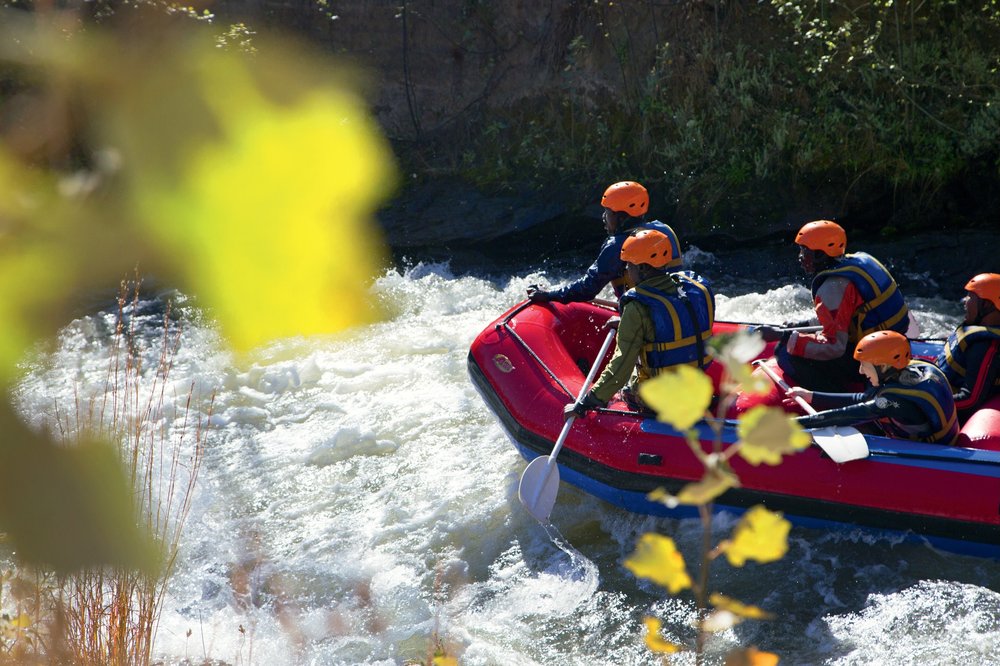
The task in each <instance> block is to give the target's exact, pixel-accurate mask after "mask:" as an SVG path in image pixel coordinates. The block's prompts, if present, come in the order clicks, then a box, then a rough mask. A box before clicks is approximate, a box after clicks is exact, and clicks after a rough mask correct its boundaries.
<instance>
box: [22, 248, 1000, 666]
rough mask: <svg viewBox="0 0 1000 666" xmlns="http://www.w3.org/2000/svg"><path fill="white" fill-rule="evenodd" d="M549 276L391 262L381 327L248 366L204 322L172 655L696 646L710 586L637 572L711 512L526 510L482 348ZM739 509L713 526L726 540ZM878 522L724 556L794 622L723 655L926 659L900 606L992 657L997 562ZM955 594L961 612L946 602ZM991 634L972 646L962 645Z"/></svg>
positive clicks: (190, 350) (636, 655) (102, 320)
mask: <svg viewBox="0 0 1000 666" xmlns="http://www.w3.org/2000/svg"><path fill="white" fill-rule="evenodd" d="M702 259H703V260H705V258H704V257H703V258H702ZM705 261H707V260H705ZM702 263H704V261H703V262H702ZM706 272H707V271H706ZM550 277H552V280H553V281H552V283H558V282H560V281H562V279H563V278H565V277H575V276H560V275H557V276H548V275H546V274H545V273H543V272H534V273H532V274H529V275H526V276H514V277H509V278H502V279H499V280H489V279H484V278H477V277H470V276H455V275H453V274H452V272H451V270H450V268H449V267H448V266H447V265H445V264H418V265H416V266H414V267H412V268H410V269H407V270H405V271H395V270H390V271H388V272H387V273H386V274H385V275H384V276H382V277H381V278H380V279H379V280H378V281H377V282H376V283H375V285H374V286H373V288H372V297H373V298H375V299H377V300H378V301H379V302H380V304H381V306H382V307H383V309H384V310H385V311H386V313H387V315H388V318H387V319H386V320H384V321H382V322H379V323H376V324H373V325H370V326H367V327H364V328H360V329H356V330H352V331H348V332H346V333H344V334H341V335H337V336H331V337H328V338H312V339H289V340H282V341H278V342H276V343H274V344H273V345H271V346H269V347H267V348H265V349H261V350H258V351H257V352H256V353H255V354H252V355H251V356H250V357H249V358H248V359H246V360H245V361H243V362H242V364H241V365H239V366H237V364H236V363H237V362H236V359H234V357H233V356H232V355H231V354H230V353H229V352H227V351H226V350H225V349H224V347H223V345H222V344H221V342H220V339H219V336H218V335H217V334H216V333H215V332H214V330H213V329H212V328H211V326H210V325H209V324H207V323H203V322H202V321H201V317H200V316H198V315H197V312H194V311H190V312H188V315H190V316H189V323H188V325H187V326H186V328H185V330H184V332H183V334H182V337H181V341H182V342H181V347H180V350H179V353H178V357H177V360H176V362H175V366H174V370H173V372H172V374H171V380H170V383H169V386H168V390H167V391H166V393H167V394H168V397H167V400H166V401H165V407H164V409H162V410H161V412H159V413H157V414H156V416H155V417H156V418H157V419H162V420H163V422H164V423H166V424H168V425H169V430H170V432H172V433H177V432H178V431H179V427H180V426H179V423H177V419H178V418H179V414H180V412H179V411H178V408H179V407H181V406H182V405H183V404H185V401H186V396H187V392H188V390H189V389H190V388H191V387H192V386H194V391H195V394H196V396H197V398H196V400H195V401H194V402H195V409H196V413H197V414H201V415H206V414H207V409H208V407H207V405H208V401H209V398H210V397H211V396H212V394H213V393H214V396H215V397H214V407H213V417H212V424H213V427H212V428H211V429H209V431H208V432H207V434H206V436H207V449H206V458H205V464H204V467H203V469H202V472H201V476H200V478H199V482H198V485H197V487H196V496H195V500H194V505H193V507H192V511H191V514H190V517H189V520H188V525H187V530H186V532H185V536H184V539H183V542H182V547H181V553H180V558H179V561H178V565H177V573H176V575H175V576H174V578H173V579H172V581H171V585H170V589H169V592H168V596H167V599H166V601H165V605H164V611H163V615H162V618H161V623H160V627H159V631H158V634H157V641H156V646H155V650H154V654H155V658H156V659H163V660H165V661H168V662H169V661H178V660H181V659H185V658H187V659H190V660H191V661H201V660H205V659H217V660H221V661H224V662H226V663H231V664H248V663H253V664H268V665H271V664H274V665H278V666H281V665H283V664H301V663H313V664H399V663H402V662H404V661H405V660H407V659H416V660H420V659H425V658H426V656H427V654H428V649H429V648H430V647H431V641H430V637H431V635H432V633H433V632H435V630H436V631H437V634H438V636H439V637H440V639H441V641H442V643H443V645H444V646H445V647H446V648H447V650H448V651H449V654H453V655H458V656H459V657H460V659H461V663H463V664H482V665H492V664H505V665H506V664H526V665H527V664H555V663H558V664H579V665H581V666H583V665H587V666H590V665H592V664H630V665H631V664H656V663H659V661H658V659H656V658H655V657H654V656H653V655H651V654H650V653H649V652H648V650H646V648H645V646H644V644H643V640H642V631H643V630H642V617H643V616H644V615H647V614H653V615H657V616H658V617H660V618H661V619H663V621H664V626H665V633H666V635H668V636H671V637H673V638H675V639H676V640H678V641H680V642H687V643H689V644H690V643H691V641H692V640H693V634H692V629H691V622H692V619H693V612H694V610H693V609H694V606H693V601H692V600H691V597H690V596H685V595H681V596H680V597H679V598H671V597H670V596H669V595H667V594H666V593H665V592H664V591H662V590H659V589H657V588H656V586H654V585H651V584H648V583H646V582H643V581H639V580H637V579H636V578H635V577H633V576H632V575H631V574H630V573H629V572H628V571H627V570H626V569H625V568H624V566H623V565H622V562H623V561H624V559H625V558H626V557H627V556H628V555H629V554H630V553H631V552H632V551H633V550H634V546H635V542H636V539H637V538H638V536H639V535H640V534H642V533H643V532H645V531H650V530H655V531H660V532H662V533H666V534H668V535H670V536H672V537H674V538H675V540H676V541H677V543H678V547H679V549H680V550H681V552H682V553H683V554H684V556H685V558H687V559H688V560H689V561H697V558H698V557H699V552H700V550H699V549H700V544H701V536H700V535H701V531H700V529H701V528H700V523H699V521H697V520H682V521H676V520H660V519H651V518H646V517H641V516H634V515H630V514H627V513H625V512H622V511H619V510H617V509H614V508H612V507H610V506H608V505H606V504H604V503H602V502H600V501H598V500H596V499H594V498H592V497H589V496H586V495H584V494H582V493H580V492H579V491H577V490H575V489H573V488H572V487H570V486H568V485H567V484H563V485H562V486H561V487H560V492H559V496H558V499H557V503H556V507H555V510H554V512H553V518H552V520H553V524H554V525H555V527H556V528H557V529H558V532H559V533H561V534H563V535H565V536H564V537H559V536H558V535H556V537H555V538H553V537H551V536H550V535H549V534H548V533H546V531H545V530H544V529H542V528H541V527H540V526H539V525H538V524H537V523H536V522H535V521H534V519H532V518H531V517H530V516H529V515H528V514H527V512H526V511H524V510H523V508H522V507H521V506H520V504H519V502H518V500H517V497H516V488H517V481H518V478H519V476H520V473H521V471H522V470H523V469H524V462H523V461H522V460H521V458H520V457H519V456H518V455H517V453H516V451H515V450H514V448H513V447H512V446H511V445H510V443H509V442H508V440H507V437H506V435H505V434H504V433H503V431H502V430H501V428H500V426H499V425H498V423H497V421H496V419H495V417H494V416H493V415H492V414H491V413H490V412H489V411H488V409H487V408H486V406H485V405H484V403H483V401H482V399H481V397H480V396H479V395H478V394H477V393H476V390H475V388H474V387H473V385H472V383H471V382H470V380H469V378H468V374H467V369H466V357H467V354H468V348H469V344H470V343H471V341H472V340H473V338H474V337H475V336H476V335H477V334H478V333H479V332H480V331H481V330H482V329H483V328H484V327H485V326H486V325H487V324H488V323H489V322H490V321H492V320H494V319H495V318H496V317H498V316H499V315H500V314H501V313H502V312H503V311H504V310H505V309H506V308H508V307H510V306H511V305H513V304H514V303H516V302H517V301H518V300H519V299H521V298H523V296H524V293H525V289H526V288H527V286H528V285H529V284H533V283H537V282H543V281H545V280H546V279H549V278H550ZM716 286H717V290H718V291H719V292H722V293H720V295H719V297H718V313H719V314H718V316H719V318H720V319H728V320H752V321H766V322H771V323H780V322H782V321H784V320H786V319H795V318H800V317H801V318H805V316H807V315H808V314H810V313H811V306H810V298H809V292H808V290H807V289H806V288H805V287H802V286H801V285H786V286H780V287H777V288H774V289H770V290H767V291H763V292H760V293H747V294H741V295H737V296H731V297H730V296H727V295H725V293H724V292H725V288H724V285H716ZM921 307H924V303H923V302H922V303H921ZM926 307H928V308H930V314H931V315H933V316H934V317H937V316H940V317H942V320H941V321H942V322H944V321H946V319H947V317H952V319H951V320H950V321H951V323H950V326H954V323H955V319H954V314H951V310H948V312H941V313H940V314H939V313H938V312H937V311H936V310H935V308H938V307H943V305H942V304H941V303H939V302H937V301H928V302H927V303H926ZM112 323H113V317H111V316H110V315H107V314H104V315H98V316H94V317H87V318H84V319H81V320H79V321H78V322H74V324H72V325H70V326H68V327H67V328H66V329H65V330H64V331H63V332H62V333H61V334H60V338H59V340H58V341H57V344H56V346H55V349H54V351H52V352H50V353H47V354H43V355H40V356H39V359H40V360H39V362H38V363H37V364H36V366H35V368H34V369H32V370H31V372H30V373H29V374H28V376H27V378H26V379H25V381H24V382H23V383H22V385H21V386H20V387H19V389H18V404H19V406H20V408H21V411H22V413H24V414H25V415H26V418H28V419H29V420H31V421H32V422H35V423H39V424H40V423H42V422H44V421H45V420H46V419H47V418H49V417H50V416H51V405H52V403H53V401H54V400H58V401H60V402H64V403H65V402H66V401H71V400H72V396H73V395H74V393H73V391H74V389H73V387H74V386H75V385H78V384H79V383H80V382H84V383H85V384H87V385H88V386H90V388H87V389H86V391H89V392H90V393H89V394H88V395H96V394H97V392H98V388H97V386H98V385H103V384H102V382H103V378H104V376H105V373H106V371H107V358H106V341H107V339H108V335H109V330H110V328H109V327H110V326H111V325H112ZM156 335H157V334H156V327H155V326H149V327H147V328H144V329H143V332H142V333H141V336H142V337H141V340H142V341H143V342H144V343H145V344H146V345H147V346H148V347H149V348H150V350H151V351H150V352H149V354H148V356H149V359H150V360H149V361H147V367H153V365H155V359H156V358H157V357H158V356H157V353H156V352H155V351H154V350H155V349H157V344H156V343H157V339H156ZM86 391H85V392H86ZM169 441H174V440H173V439H169ZM735 520H736V518H735V517H733V516H720V517H717V518H716V519H715V521H714V522H713V538H716V539H720V538H724V537H725V536H726V535H727V534H728V533H729V531H731V529H732V526H733V524H735ZM859 534H864V535H865V536H863V537H860V536H859V537H856V538H855V537H850V536H844V535H843V534H841V535H839V536H835V537H834V536H830V535H828V534H827V533H824V532H816V531H802V532H800V531H798V530H797V529H793V534H792V540H791V548H790V551H789V554H788V555H787V556H786V558H784V559H783V560H781V561H779V562H777V563H774V564H771V565H760V566H755V565H748V566H747V567H745V568H743V569H736V568H733V567H730V566H729V565H728V564H727V563H725V562H724V561H723V560H722V558H720V560H717V561H716V562H714V563H713V565H712V572H713V579H712V580H713V590H718V591H721V592H723V593H726V594H729V595H731V596H734V597H736V598H738V599H740V600H742V601H744V602H746V603H753V604H757V605H760V606H762V607H765V608H767V609H768V610H771V611H774V612H776V613H777V614H778V615H779V620H778V621H775V622H772V623H760V622H747V623H744V624H742V625H739V626H738V627H736V628H734V629H731V630H728V631H726V632H723V633H722V634H720V635H718V636H716V637H714V638H713V639H712V641H710V643H709V654H710V655H711V657H712V659H717V660H718V661H721V658H722V655H723V654H724V653H725V651H726V650H727V649H728V648H730V647H733V646H736V645H749V644H757V645H758V646H760V647H761V648H762V649H769V650H772V651H775V652H778V653H779V654H781V655H782V658H783V663H826V662H829V663H877V662H878V661H884V662H889V661H899V662H901V663H907V661H906V660H907V658H909V657H910V656H912V655H914V654H915V652H914V651H911V649H910V648H911V645H910V644H912V643H914V642H917V643H918V644H920V645H922V646H924V647H925V648H926V649H928V650H929V649H931V647H932V646H931V645H930V640H929V639H928V640H926V641H923V642H921V641H919V640H917V639H916V638H914V639H913V640H911V639H910V637H909V635H908V634H906V633H905V630H904V628H903V625H902V624H901V623H900V624H894V623H893V621H892V617H894V615H893V614H894V613H896V612H897V610H899V612H900V613H902V614H903V615H904V616H905V617H910V618H915V617H916V615H917V614H918V613H919V614H921V616H923V617H926V618H929V619H928V620H927V621H928V622H931V623H932V624H930V625H926V626H927V627H928V628H934V629H935V630H936V631H939V632H944V634H943V635H944V637H945V638H944V640H946V641H949V642H952V643H960V644H961V646H960V647H958V648H954V649H955V650H956V652H955V654H960V655H965V656H970V655H973V654H983V655H993V654H994V652H993V650H994V649H995V648H994V646H995V644H996V642H997V640H998V639H1000V622H998V621H997V617H996V613H995V611H994V606H995V605H996V600H995V598H994V596H995V595H994V594H993V593H992V592H990V590H989V589H988V586H990V585H992V586H994V587H995V586H996V585H997V584H998V582H1000V581H997V580H996V578H997V577H996V576H995V575H994V574H993V573H992V570H991V569H990V568H988V566H987V565H980V566H981V567H982V568H980V569H976V570H971V571H970V568H969V565H968V560H965V559H964V558H950V557H948V556H942V555H940V554H938V553H936V551H932V550H930V549H928V548H926V547H923V546H920V545H916V546H914V545H906V544H902V543H899V542H898V541H893V540H891V539H888V540H887V539H884V538H882V537H871V536H870V533H867V532H865V533H862V532H859ZM931 579H934V580H937V579H940V580H939V581H938V582H935V583H933V585H931V584H930V583H929V581H930V580H931ZM940 599H946V600H948V604H945V607H942V606H936V605H935V603H934V602H935V601H936V600H940ZM956 609H957V610H956ZM976 609H980V610H981V611H982V612H980V611H979V610H976ZM983 609H985V610H983ZM240 627H242V629H243V630H242V631H240ZM973 630H974V633H972V634H968V635H969V636H973V637H974V638H975V640H974V641H972V642H971V643H970V642H969V641H967V640H965V639H964V638H961V637H960V632H962V631H965V632H968V631H973ZM189 631H190V635H188V632H189ZM887 632H888V635H889V636H894V637H895V640H889V639H887V638H886V634H887ZM904 636H905V638H904ZM962 641H965V642H962ZM974 646H978V647H974ZM953 647H954V646H953ZM976 650H978V652H976ZM934 654H937V655H940V652H935V653H934ZM867 657H873V658H874V659H873V660H869V661H867V662H864V659H865V658H867ZM852 659H853V660H854V661H851V660H852ZM672 663H678V664H686V663H694V660H693V656H691V655H684V656H681V657H678V658H675V659H674V661H673V662H672ZM944 663H948V662H947V661H946V662H944ZM954 663H959V662H957V661H956V662H954ZM965 663H973V662H969V661H967V662H965Z"/></svg>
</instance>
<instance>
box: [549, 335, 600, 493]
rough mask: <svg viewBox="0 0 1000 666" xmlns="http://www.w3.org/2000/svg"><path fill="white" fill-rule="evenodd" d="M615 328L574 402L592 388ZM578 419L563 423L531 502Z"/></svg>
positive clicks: (573, 416) (578, 401)
mask: <svg viewBox="0 0 1000 666" xmlns="http://www.w3.org/2000/svg"><path fill="white" fill-rule="evenodd" d="M616 332H617V331H616V330H615V329H613V328H612V329H611V330H610V331H608V336H607V337H606V338H604V344H603V345H601V350H600V351H599V352H597V358H595V359H594V363H593V364H592V365H591V366H590V372H588V373H587V378H586V379H584V380H583V386H582V387H580V395H578V396H577V397H576V402H575V403H574V404H577V405H578V404H580V402H582V401H583V398H584V396H585V395H587V391H588V390H590V385H591V383H593V381H594V377H596V376H597V370H598V368H599V367H600V366H601V361H602V360H603V359H604V356H605V355H606V354H607V353H608V350H609V349H610V348H611V342H612V341H613V340H614V339H615V333H616ZM575 420H576V414H573V415H572V416H570V417H569V418H568V419H566V423H564V424H563V428H562V431H561V432H560V433H559V439H557V440H556V445H555V446H554V447H552V453H550V454H549V459H548V461H546V463H545V473H544V475H543V476H542V482H541V483H539V484H538V487H537V488H536V489H535V492H534V493H533V494H532V498H531V503H532V505H535V504H537V503H538V496H539V495H541V494H542V489H543V488H544V487H545V482H546V481H548V480H549V475H550V474H552V468H553V467H554V466H555V464H556V456H558V455H559V451H561V450H562V447H563V443H564V442H565V441H566V436H567V435H568V434H569V429H570V427H571V426H572V425H573V421H575Z"/></svg>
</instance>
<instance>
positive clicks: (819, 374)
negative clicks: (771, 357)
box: [757, 220, 919, 391]
mask: <svg viewBox="0 0 1000 666" xmlns="http://www.w3.org/2000/svg"><path fill="white" fill-rule="evenodd" d="M795 244H796V245H798V247H799V265H800V266H801V267H802V269H803V270H804V271H805V272H806V273H807V274H809V275H812V276H813V280H812V286H811V290H812V296H813V303H814V305H815V308H816V316H817V318H818V319H819V323H820V325H822V330H821V331H819V332H817V333H805V332H800V331H797V330H792V331H786V330H783V329H778V328H774V327H770V326H761V327H759V328H758V329H757V330H758V331H759V332H760V333H761V335H762V336H763V337H764V339H765V340H766V341H769V342H772V341H775V340H779V339H780V340H782V344H780V345H779V346H778V348H777V349H776V350H775V358H776V359H777V362H778V365H779V366H780V367H781V369H782V370H783V371H784V372H785V374H786V376H788V377H789V379H791V380H793V381H794V383H796V384H799V385H801V386H808V387H810V388H814V389H818V390H824V391H840V390H843V389H844V388H847V387H848V386H850V385H852V384H853V383H855V381H856V379H857V373H858V363H857V361H855V360H854V358H853V357H852V355H851V352H852V351H853V350H854V348H855V345H856V344H857V343H858V341H859V340H860V339H861V338H863V337H864V336H865V335H867V334H869V333H872V332H874V331H882V330H891V331H897V332H899V333H903V334H906V335H909V336H910V337H915V336H916V335H917V334H918V333H919V329H918V327H917V326H916V321H915V320H914V319H913V318H912V315H911V314H910V311H909V309H908V308H907V306H906V302H905V301H904V300H903V294H902V293H901V292H900V290H899V287H898V285H897V284H896V280H895V279H894V278H893V277H892V275H891V274H890V273H889V271H888V270H887V269H886V267H885V266H883V265H882V264H881V263H880V262H879V261H878V260H877V259H875V257H873V256H871V255H870V254H867V253H865V252H854V253H851V254H846V247H847V233H846V232H845V231H844V229H843V227H841V226H840V225H839V224H837V223H836V222H831V221H829V220H817V221H815V222H810V223H808V224H806V225H805V226H803V227H802V228H801V229H800V230H799V232H798V234H797V235H796V237H795Z"/></svg>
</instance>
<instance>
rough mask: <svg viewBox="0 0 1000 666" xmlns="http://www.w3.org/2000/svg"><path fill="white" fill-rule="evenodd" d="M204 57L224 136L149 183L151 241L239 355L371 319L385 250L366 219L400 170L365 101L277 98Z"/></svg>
mask: <svg viewBox="0 0 1000 666" xmlns="http://www.w3.org/2000/svg"><path fill="white" fill-rule="evenodd" d="M201 60H202V61H201V66H200V67H199V68H197V69H194V70H192V71H191V72H190V73H191V75H193V76H197V77H199V78H198V81H197V83H198V87H199V89H200V93H201V95H202V97H203V103H204V104H205V106H206V107H207V108H208V110H209V112H210V115H211V118H212V120H213V121H214V122H215V123H217V125H218V128H219V133H218V137H216V138H214V140H206V141H205V142H203V143H202V144H201V145H199V146H198V147H197V149H196V150H195V151H194V153H193V154H192V155H191V158H190V160H189V161H188V164H187V166H186V168H185V169H184V170H182V171H181V173H180V174H178V178H177V180H176V181H174V180H171V179H166V178H147V179H145V180H143V181H142V182H141V189H140V192H139V201H140V202H141V203H142V204H143V213H144V217H143V219H145V220H146V221H147V222H148V224H149V230H150V231H151V232H152V233H153V234H155V235H156V236H157V237H159V238H160V239H161V241H162V242H163V243H164V244H165V245H166V246H167V247H169V248H171V249H172V251H173V255H174V256H175V257H178V258H180V259H181V260H182V261H181V263H180V264H179V265H175V268H176V270H177V271H178V272H179V273H180V274H181V275H183V276H185V278H186V282H187V283H188V284H190V288H191V289H192V291H194V292H195V293H196V294H198V295H199V297H200V298H202V299H203V300H204V303H205V305H207V306H208V307H209V309H210V310H211V312H212V313H213V315H214V316H215V317H216V318H217V320H218V321H219V323H220V325H221V327H222V329H223V332H224V333H225V334H226V337H227V338H228V339H229V340H230V342H231V343H232V344H233V345H234V347H236V348H237V349H240V350H245V349H249V348H252V347H254V346H257V345H259V344H261V343H264V342H268V341H270V340H273V339H276V338H282V337H288V336H294V335H312V334H322V333H330V332H335V331H338V330H342V329H344V328H346V327H349V326H353V325H356V324H359V323H362V322H366V321H370V320H372V319H373V318H374V317H375V312H374V310H373V308H372V307H371V298H370V296H369V293H368V288H367V287H368V284H369V282H370V281H371V280H372V278H373V277H374V275H375V273H376V272H377V270H378V269H379V268H380V266H381V262H382V260H383V257H384V255H385V251H384V250H383V247H382V239H381V236H380V234H379V232H378V227H377V225H374V224H372V222H371V219H370V218H371V215H372V213H373V211H374V208H375V206H376V204H377V202H378V201H379V200H380V199H381V198H384V197H386V196H387V194H388V193H389V191H390V190H391V188H392V187H393V184H394V173H393V168H392V165H391V162H390V157H389V151H388V149H387V147H386V145H385V143H384V141H383V140H382V139H381V137H380V136H379V134H378V132H377V130H376V128H375V127H374V124H373V122H372V121H371V120H370V119H369V118H368V117H367V115H366V113H365V109H364V105H363V104H362V102H361V100H360V99H358V98H357V97H356V96H354V95H353V94H352V93H350V92H348V91H346V90H341V89H337V88H334V87H332V86H327V87H314V88H311V89H309V90H305V91H301V92H299V94H298V95H296V96H295V97H293V99H291V100H288V99H272V98H271V97H270V96H268V94H267V93H266V91H265V90H264V89H263V87H262V85H261V83H260V82H258V81H257V80H256V79H255V78H254V77H253V76H252V75H251V73H250V72H249V71H248V67H249V64H248V63H247V62H246V60H245V58H243V57H239V56H236V55H234V54H231V53H224V52H220V54H219V55H215V54H213V53H209V52H205V53H204V54H202V55H201ZM278 74H280V75H282V76H289V77H294V76H295V75H296V74H295V73H294V72H279V73H278ZM154 175H156V174H155V173H154Z"/></svg>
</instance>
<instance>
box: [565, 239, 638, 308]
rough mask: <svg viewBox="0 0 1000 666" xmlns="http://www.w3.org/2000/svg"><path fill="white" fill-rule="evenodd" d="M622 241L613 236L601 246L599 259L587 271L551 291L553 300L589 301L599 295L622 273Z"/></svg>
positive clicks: (568, 301)
mask: <svg viewBox="0 0 1000 666" xmlns="http://www.w3.org/2000/svg"><path fill="white" fill-rule="evenodd" d="M621 268H622V260H621V243H619V242H618V240H617V239H616V238H615V237H614V236H611V237H609V238H608V239H607V240H606V241H605V242H604V245H603V246H602V247H601V252H600V253H599V254H598V255H597V260H596V261H594V263H593V264H592V265H591V267H590V268H588V269H587V273H586V274H585V275H584V276H583V277H581V278H579V279H577V280H574V281H573V282H570V283H569V284H567V285H566V286H564V287H560V288H559V289H553V290H551V291H550V292H549V294H550V296H551V297H552V300H554V301H559V302H560V303H574V302H579V301H589V300H592V299H594V298H596V297H597V295H598V294H599V293H601V290H602V289H604V287H606V286H607V285H608V284H609V283H610V282H611V281H612V280H614V279H615V278H617V277H619V275H620V274H621Z"/></svg>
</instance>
